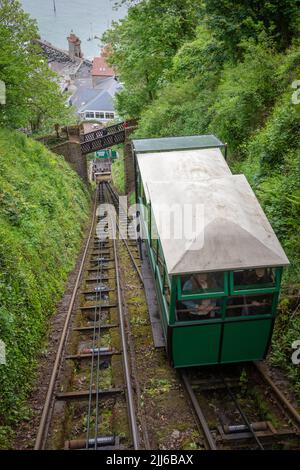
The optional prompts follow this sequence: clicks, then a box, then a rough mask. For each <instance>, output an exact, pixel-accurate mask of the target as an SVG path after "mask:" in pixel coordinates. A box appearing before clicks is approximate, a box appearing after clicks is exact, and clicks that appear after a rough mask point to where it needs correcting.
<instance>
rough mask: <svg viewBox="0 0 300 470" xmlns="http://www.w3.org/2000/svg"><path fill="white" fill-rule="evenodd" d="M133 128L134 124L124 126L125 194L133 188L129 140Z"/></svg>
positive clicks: (133, 180)
mask: <svg viewBox="0 0 300 470" xmlns="http://www.w3.org/2000/svg"><path fill="white" fill-rule="evenodd" d="M135 129H136V127H135V126H131V127H127V128H125V144H124V164H125V192H126V194H129V193H131V192H132V191H134V190H135V177H134V159H133V151H132V145H131V140H130V135H131V134H132V133H133V132H134V131H135Z"/></svg>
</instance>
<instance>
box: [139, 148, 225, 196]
mask: <svg viewBox="0 0 300 470" xmlns="http://www.w3.org/2000/svg"><path fill="white" fill-rule="evenodd" d="M137 162H138V166H139V169H140V174H141V178H142V181H143V184H144V188H145V193H146V198H147V202H149V194H148V191H147V185H148V183H150V182H155V181H176V182H179V181H200V180H203V179H208V178H218V177H223V176H227V175H231V171H230V169H229V167H228V165H227V163H226V161H225V158H224V157H223V155H222V152H221V150H220V149H219V148H211V149H197V150H173V151H167V152H156V153H138V154H137Z"/></svg>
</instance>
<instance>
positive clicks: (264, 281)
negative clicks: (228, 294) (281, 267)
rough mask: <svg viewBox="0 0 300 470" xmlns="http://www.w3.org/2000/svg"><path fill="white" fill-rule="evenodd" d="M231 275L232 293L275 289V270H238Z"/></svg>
mask: <svg viewBox="0 0 300 470" xmlns="http://www.w3.org/2000/svg"><path fill="white" fill-rule="evenodd" d="M232 275H233V289H234V291H241V290H250V289H253V290H259V289H268V288H273V287H275V270H274V269H272V268H259V269H246V270H239V271H234V272H233V273H232Z"/></svg>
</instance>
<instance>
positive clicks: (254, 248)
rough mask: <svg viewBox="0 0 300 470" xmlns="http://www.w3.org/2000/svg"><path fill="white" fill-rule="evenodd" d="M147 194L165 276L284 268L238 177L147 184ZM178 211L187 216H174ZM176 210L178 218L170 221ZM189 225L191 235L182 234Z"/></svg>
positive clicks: (273, 240) (260, 213)
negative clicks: (189, 222)
mask: <svg viewBox="0 0 300 470" xmlns="http://www.w3.org/2000/svg"><path fill="white" fill-rule="evenodd" d="M148 190H149V195H150V198H151V207H152V210H153V214H154V218H155V221H156V224H157V230H158V234H159V237H160V240H161V244H162V248H163V252H164V256H165V261H166V265H167V269H168V272H169V273H170V274H185V273H191V272H206V271H227V270H234V269H247V268H248V269H250V268H258V267H267V266H270V267H271V266H285V265H288V264H289V261H288V259H287V257H286V255H285V253H284V251H283V249H282V247H281V245H280V243H279V241H278V239H277V237H276V235H275V233H274V231H273V229H272V227H271V225H270V223H269V221H268V219H267V217H266V215H265V213H264V212H263V210H262V208H261V206H260V204H259V202H258V201H257V199H256V196H255V194H254V192H253V191H252V189H251V187H250V185H249V183H248V181H247V180H246V178H245V176H244V175H231V176H226V177H224V178H216V179H209V180H202V181H199V182H182V181H180V182H151V183H149V185H148ZM184 205H186V207H188V206H189V207H190V209H189V210H190V211H188V212H187V213H185V215H180V214H184V212H183V209H184ZM176 207H177V210H178V208H179V212H176V213H175V216H171V213H172V209H174V208H176ZM191 208H192V212H191ZM196 209H198V210H196ZM180 210H181V212H180ZM180 219H182V220H183V221H184V222H183V226H184V230H183V234H181V230H180V227H181V224H180ZM191 220H192V221H193V224H194V228H193V233H187V231H186V222H187V221H191ZM174 221H175V222H174Z"/></svg>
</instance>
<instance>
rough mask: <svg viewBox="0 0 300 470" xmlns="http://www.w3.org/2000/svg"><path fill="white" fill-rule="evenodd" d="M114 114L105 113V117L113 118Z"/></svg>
mask: <svg viewBox="0 0 300 470" xmlns="http://www.w3.org/2000/svg"><path fill="white" fill-rule="evenodd" d="M114 117H115V114H114V113H105V119H114Z"/></svg>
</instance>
